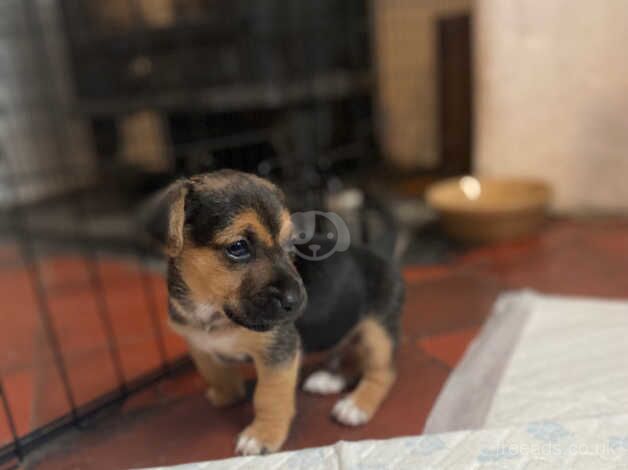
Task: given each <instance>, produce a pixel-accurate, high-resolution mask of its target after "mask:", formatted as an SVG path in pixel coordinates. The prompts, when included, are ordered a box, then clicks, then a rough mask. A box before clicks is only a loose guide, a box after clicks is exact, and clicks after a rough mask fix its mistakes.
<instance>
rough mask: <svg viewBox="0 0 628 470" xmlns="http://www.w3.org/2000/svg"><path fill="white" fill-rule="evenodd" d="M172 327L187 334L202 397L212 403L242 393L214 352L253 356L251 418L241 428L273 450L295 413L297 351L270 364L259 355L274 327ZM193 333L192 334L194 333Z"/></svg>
mask: <svg viewBox="0 0 628 470" xmlns="http://www.w3.org/2000/svg"><path fill="white" fill-rule="evenodd" d="M172 327H173V328H174V329H175V330H176V331H177V332H178V333H179V334H182V335H183V336H184V337H186V338H187V340H188V344H189V346H190V354H191V356H192V358H193V360H194V362H195V364H196V367H197V368H198V370H199V372H200V374H201V375H202V376H203V378H204V379H205V380H206V382H207V384H208V386H209V388H208V390H207V398H208V399H209V400H210V401H211V402H212V403H213V404H214V405H216V406H227V405H230V404H233V403H235V402H237V401H239V400H240V399H241V398H242V397H243V396H244V389H243V384H242V378H241V376H240V375H239V373H238V371H237V370H236V369H235V368H233V367H229V366H227V365H224V364H221V363H220V362H219V361H218V360H216V359H215V356H216V354H222V355H226V356H232V357H242V356H248V357H250V358H252V359H253V362H254V364H255V369H256V371H257V386H256V388H255V393H254V396H253V407H254V409H255V418H254V420H253V422H252V423H251V424H250V425H249V426H248V427H247V428H246V429H245V430H244V431H243V433H244V434H246V435H248V436H250V437H254V438H256V439H257V440H258V441H259V442H261V443H262V444H263V445H264V446H265V447H266V448H267V450H268V451H270V452H274V451H276V450H278V449H279V448H280V447H281V446H282V444H283V443H284V441H285V440H286V437H287V436H288V432H289V430H290V425H291V423H292V419H293V417H294V414H295V391H296V384H297V378H298V371H299V365H300V353H298V352H297V353H296V354H295V355H294V357H292V358H291V359H289V360H287V361H286V362H284V363H281V364H276V365H272V366H271V365H269V364H267V361H266V359H265V358H266V351H267V349H268V347H269V345H270V344H271V342H272V341H273V335H274V334H276V333H275V332H274V331H269V332H263V333H261V332H255V331H252V330H248V329H246V328H242V327H239V326H233V327H232V328H230V329H225V330H219V331H217V332H210V333H205V332H201V333H199V332H198V330H195V329H194V328H191V327H187V326H180V325H176V324H172ZM196 333H198V336H196V337H195V336H194V335H195V334H196Z"/></svg>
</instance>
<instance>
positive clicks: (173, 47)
mask: <svg viewBox="0 0 628 470" xmlns="http://www.w3.org/2000/svg"><path fill="white" fill-rule="evenodd" d="M627 31H628V6H627V5H625V4H623V3H622V2H617V1H614V0H601V1H598V2H586V1H584V0H581V1H576V2H574V1H569V2H568V1H567V0H557V1H553V2H538V1H533V0H506V1H504V0H438V1H437V0H368V1H367V0H317V1H316V2H311V1H303V0H291V1H289V2H286V1H280V0H246V1H245V0H231V1H225V0H106V1H105V0H2V1H0V301H1V302H2V309H1V311H0V345H1V350H0V352H1V355H0V399H1V403H0V404H1V406H0V468H4V467H3V465H5V466H6V467H7V468H12V467H14V466H16V465H19V464H20V462H22V464H23V465H26V466H27V467H31V468H35V467H38V468H39V467H41V468H44V467H46V468H69V467H70V465H74V466H76V467H77V468H116V467H118V466H125V467H128V466H140V465H142V466H149V465H160V464H175V463H180V462H184V461H186V460H193V459H207V458H217V457H225V456H228V455H230V453H231V447H232V444H231V441H230V439H231V437H233V436H234V435H235V432H236V431H237V429H238V428H239V427H241V426H240V425H241V424H243V423H246V421H247V420H248V418H247V416H248V415H247V414H246V413H250V409H248V408H243V409H242V410H240V411H238V410H232V411H229V412H228V413H227V414H224V413H223V414H220V413H219V412H217V411H215V410H211V409H209V405H206V404H205V403H204V402H203V400H202V397H201V396H200V395H201V391H202V384H201V383H200V382H199V380H198V378H197V377H196V376H195V375H194V373H193V372H192V371H191V370H190V368H189V364H188V362H187V360H186V358H185V346H184V344H183V343H182V342H181V341H180V340H179V339H178V338H177V337H175V336H174V335H173V334H172V333H170V332H169V331H168V329H167V327H166V326H165V325H166V311H165V308H166V292H165V288H164V282H163V266H162V261H161V259H160V257H159V255H158V254H157V253H155V252H154V251H153V250H152V249H151V247H149V246H148V245H147V244H146V243H145V241H144V239H143V237H142V234H141V233H140V231H139V230H138V228H137V224H136V220H135V216H136V214H137V212H136V211H137V208H138V207H139V206H141V204H142V203H143V202H144V201H146V199H147V198H148V197H150V195H151V194H153V193H154V192H155V191H157V190H158V189H160V188H162V187H163V186H165V185H166V184H168V183H169V182H171V181H172V180H174V179H176V178H178V177H181V176H189V175H193V174H196V173H199V172H204V171H211V170H216V169H220V168H235V169H239V170H243V171H249V172H253V173H257V174H259V175H261V176H264V177H267V178H270V179H271V180H273V181H274V182H276V183H277V184H278V185H280V186H281V187H282V188H283V189H284V190H285V192H286V194H287V197H288V201H289V205H290V207H291V209H293V210H304V209H323V208H324V209H328V210H334V211H335V212H338V213H339V214H340V215H342V216H343V217H344V218H345V220H346V221H347V222H348V225H349V227H350V230H351V233H352V240H353V242H354V243H366V244H370V245H371V246H372V247H373V248H374V249H375V250H377V251H379V252H380V253H381V254H383V255H384V256H388V257H393V256H398V257H400V259H401V260H402V262H403V265H404V275H405V278H406V281H407V283H408V292H409V296H408V303H407V305H406V312H405V320H404V321H405V322H406V323H407V325H406V326H407V328H406V333H404V340H403V343H402V348H401V353H400V354H401V356H402V361H403V364H405V365H404V366H403V367H402V369H404V368H405V369H407V371H408V373H407V374H405V376H404V374H403V373H402V374H400V376H401V377H402V379H401V382H402V384H401V385H400V386H399V390H400V391H398V392H396V393H397V396H396V398H395V397H393V398H392V399H391V402H393V404H391V405H390V406H389V408H384V409H383V410H382V417H381V418H378V419H381V422H379V421H378V422H375V423H374V424H372V425H369V428H368V429H366V430H357V431H356V430H347V429H341V428H338V427H334V425H332V424H328V423H327V413H328V410H326V408H324V407H325V406H329V404H330V403H331V402H328V401H325V400H319V402H320V403H321V404H320V405H319V404H315V403H314V402H310V401H308V399H307V398H303V400H302V403H303V405H302V407H303V409H304V410H305V411H304V412H303V413H301V414H300V416H303V417H302V418H298V422H297V424H296V425H295V426H302V427H305V428H307V429H309V433H308V431H307V429H301V430H300V431H295V432H294V434H295V435H294V436H293V437H291V439H292V440H291V441H289V443H288V448H300V447H304V446H309V445H322V444H327V443H330V442H334V441H335V440H338V439H357V438H367V437H390V436H395V435H402V434H409V433H414V434H416V433H420V432H421V430H422V426H423V422H424V419H425V415H426V413H427V412H428V411H429V409H430V406H431V404H432V402H433V400H434V398H435V396H436V394H437V392H438V390H439V389H440V386H441V385H442V383H443V382H444V380H445V379H446V377H447V374H448V371H449V370H451V368H452V367H454V366H455V364H456V362H457V360H458V359H459V357H460V355H461V354H462V352H463V351H464V349H465V347H466V345H467V344H468V343H469V341H471V339H472V338H473V337H474V336H475V334H476V333H477V330H478V328H479V325H480V324H481V322H482V320H483V319H484V317H485V316H486V315H487V313H488V309H489V306H490V303H491V302H492V299H494V297H495V296H496V295H497V294H498V293H499V292H500V291H501V290H503V289H508V288H513V287H535V288H538V289H542V290H545V291H550V292H558V293H577V294H586V295H595V294H599V295H606V296H613V297H622V296H625V294H626V291H625V288H624V287H623V284H622V283H621V282H620V280H621V279H622V275H625V274H626V272H625V270H626V269H627V268H625V266H626V263H625V262H624V261H626V260H628V223H627V222H626V220H625V219H624V218H623V216H622V214H624V213H625V211H626V210H627V209H628V185H626V176H627V175H628V157H626V151H627V150H628V132H626V131H627V130H628V114H627V113H626V112H625V110H626V109H627V108H628V73H626V72H627V70H626V66H625V61H624V60H623V57H624V51H623V48H622V44H623V43H624V42H625V40H626V39H627V35H628V33H627ZM460 177H463V178H462V179H459V178H460ZM548 211H549V213H550V214H551V217H549V218H548V217H547V216H546V214H547V213H548ZM478 242H483V243H482V244H478ZM487 242H488V244H487ZM404 377H407V379H404ZM395 400H396V402H395ZM395 403H396V404H395ZM402 403H403V404H404V406H401V404H402ZM319 406H320V407H321V408H320V409H321V410H323V411H321V412H320V413H318V412H314V411H313V410H317V409H318V407H319ZM404 407H405V408H404ZM408 407H409V408H411V409H412V411H408ZM171 410H175V411H174V412H173V413H175V414H174V415H170V414H169V413H171ZM308 410H309V411H308ZM408 412H409V413H410V414H411V415H412V416H411V417H412V419H411V420H408V415H407V413H408ZM177 413H178V414H177ZM404 413H406V414H405V415H404ZM319 415H320V416H319ZM308 419H309V420H310V421H308ZM312 420H314V421H312ZM317 420H320V422H319V421H317ZM410 421H411V422H410ZM299 423H300V424H299ZM164 426H173V429H176V430H177V432H176V433H174V434H175V435H171V434H169V433H164V432H160V431H161V430H162V429H163V428H164ZM326 427H329V429H330V431H329V433H328V434H326V435H325V436H326V437H322V436H323V435H322V434H321V432H320V431H317V432H316V433H313V431H312V430H313V429H319V430H320V429H326ZM131 434H132V435H134V436H140V437H139V438H138V437H135V438H134V439H135V440H133V439H131V437H129V436H130V435H131ZM103 435H107V436H108V438H107V439H104V438H103ZM192 436H193V437H192ZM223 444H224V445H223ZM121 446H122V447H121ZM186 446H187V447H186ZM123 448H124V449H123ZM112 449H115V450H112ZM155 449H158V450H155Z"/></svg>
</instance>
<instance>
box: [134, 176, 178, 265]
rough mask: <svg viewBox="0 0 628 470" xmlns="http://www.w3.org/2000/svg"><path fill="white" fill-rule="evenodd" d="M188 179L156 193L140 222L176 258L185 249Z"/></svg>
mask: <svg viewBox="0 0 628 470" xmlns="http://www.w3.org/2000/svg"><path fill="white" fill-rule="evenodd" d="M187 192H188V188H187V181H186V180H178V181H175V182H174V183H172V184H171V185H170V186H168V187H167V188H165V189H162V190H161V191H160V192H159V193H157V194H156V195H154V196H153V197H152V198H151V199H150V201H148V203H146V204H145V205H144V207H142V209H141V213H140V215H139V218H140V222H141V223H142V226H143V228H144V230H145V232H146V233H147V235H148V236H149V237H150V238H151V239H152V241H154V242H156V243H157V244H159V245H160V246H161V247H162V249H163V251H164V252H165V254H166V255H168V256H170V257H171V258H174V257H175V256H178V255H179V254H180V253H181V250H182V249H183V226H184V224H185V196H186V195H187Z"/></svg>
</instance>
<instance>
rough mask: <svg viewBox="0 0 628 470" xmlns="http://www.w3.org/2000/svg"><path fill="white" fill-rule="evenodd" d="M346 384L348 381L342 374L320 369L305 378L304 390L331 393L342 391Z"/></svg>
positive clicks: (323, 393)
mask: <svg viewBox="0 0 628 470" xmlns="http://www.w3.org/2000/svg"><path fill="white" fill-rule="evenodd" d="M346 385H347V383H346V381H345V378H344V377H343V376H342V375H340V374H333V373H331V372H329V371H326V370H319V371H316V372H314V373H312V374H310V376H309V377H308V378H307V379H306V380H305V382H304V383H303V390H305V391H306V392H309V393H317V394H319V395H331V394H333V393H340V392H342V391H343V390H344V388H345V386H346Z"/></svg>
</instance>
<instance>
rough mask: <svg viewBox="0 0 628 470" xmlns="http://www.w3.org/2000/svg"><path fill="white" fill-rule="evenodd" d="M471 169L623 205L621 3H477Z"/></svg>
mask: <svg viewBox="0 0 628 470" xmlns="http://www.w3.org/2000/svg"><path fill="white" fill-rule="evenodd" d="M475 26H476V27H475V31H476V40H477V45H476V46H477V47H476V51H477V53H476V61H477V62H476V70H477V79H476V86H477V99H476V113H477V119H476V123H477V124H476V125H477V127H476V149H475V158H476V170H477V172H478V173H480V174H485V175H486V174H488V175H525V176H535V177H543V178H546V179H548V180H549V181H550V182H551V183H553V184H554V186H555V190H556V201H555V206H556V208H557V209H559V210H563V211H571V212H583V211H586V212H588V211H628V2H626V1H625V0H595V1H590V0H551V1H539V0H478V3H477V10H476V25H475Z"/></svg>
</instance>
